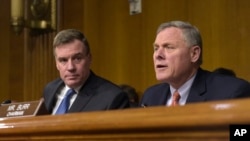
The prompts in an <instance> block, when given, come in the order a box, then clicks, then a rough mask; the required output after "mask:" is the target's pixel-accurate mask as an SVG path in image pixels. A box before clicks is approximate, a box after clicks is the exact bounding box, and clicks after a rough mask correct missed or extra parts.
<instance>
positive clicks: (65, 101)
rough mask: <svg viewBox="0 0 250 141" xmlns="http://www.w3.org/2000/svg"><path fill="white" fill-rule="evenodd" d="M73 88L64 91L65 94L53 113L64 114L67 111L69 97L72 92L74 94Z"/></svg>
mask: <svg viewBox="0 0 250 141" xmlns="http://www.w3.org/2000/svg"><path fill="white" fill-rule="evenodd" d="M75 93H76V92H75V90H74V89H69V90H68V91H67V93H66V95H65V96H64V98H63V100H62V102H61V104H60V105H59V107H58V109H57V111H56V113H55V114H64V113H67V111H68V108H69V105H70V98H71V96H72V95H73V94H75Z"/></svg>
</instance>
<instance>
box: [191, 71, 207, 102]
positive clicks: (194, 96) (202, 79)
mask: <svg viewBox="0 0 250 141" xmlns="http://www.w3.org/2000/svg"><path fill="white" fill-rule="evenodd" d="M205 93H206V74H205V72H204V71H203V70H201V69H198V72H197V75H196V78H195V80H194V82H193V84H192V86H191V89H190V93H189V95H188V98H187V102H186V103H191V102H199V101H206V97H205Z"/></svg>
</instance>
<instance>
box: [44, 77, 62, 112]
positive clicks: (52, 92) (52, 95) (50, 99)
mask: <svg viewBox="0 0 250 141" xmlns="http://www.w3.org/2000/svg"><path fill="white" fill-rule="evenodd" d="M58 81H59V82H58V83H57V84H56V85H55V86H54V88H53V89H50V91H49V92H48V93H49V94H48V95H47V96H48V104H49V106H48V110H49V111H50V112H52V110H53V107H54V105H55V103H56V100H57V98H56V96H57V95H56V94H57V91H58V90H59V89H60V88H61V87H62V86H63V85H64V83H63V81H62V80H61V79H59V80H58Z"/></svg>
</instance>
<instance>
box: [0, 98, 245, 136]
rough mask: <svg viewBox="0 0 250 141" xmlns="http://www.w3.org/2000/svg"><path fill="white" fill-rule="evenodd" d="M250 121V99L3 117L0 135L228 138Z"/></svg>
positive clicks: (0, 121) (0, 123) (0, 122)
mask: <svg viewBox="0 0 250 141" xmlns="http://www.w3.org/2000/svg"><path fill="white" fill-rule="evenodd" d="M233 123H234V124H250V99H238V100H227V101H217V102H207V103H196V104H189V105H186V106H179V107H151V108H149V107H148V108H138V109H126V110H112V111H100V112H85V113H74V114H65V115H57V116H51V115H45V116H37V117H19V118H2V119H0V140H4V141H6V140H100V141H103V140H112V141H114V140H119V141H124V140H143V141H149V140H150V141H151V140H153V141H157V140H164V141H166V140H167V141H208V140H209V141H217V140H218V141H224V140H225V141H229V125H230V124H233Z"/></svg>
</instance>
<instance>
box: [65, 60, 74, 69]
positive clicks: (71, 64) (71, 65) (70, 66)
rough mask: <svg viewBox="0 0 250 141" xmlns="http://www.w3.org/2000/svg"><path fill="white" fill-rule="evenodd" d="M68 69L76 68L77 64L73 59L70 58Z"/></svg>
mask: <svg viewBox="0 0 250 141" xmlns="http://www.w3.org/2000/svg"><path fill="white" fill-rule="evenodd" d="M67 69H68V70H74V69H75V64H74V62H73V60H71V59H70V60H68V64H67Z"/></svg>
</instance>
